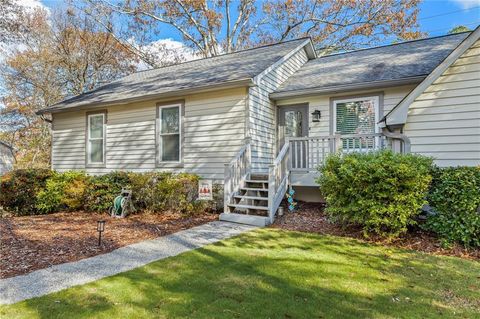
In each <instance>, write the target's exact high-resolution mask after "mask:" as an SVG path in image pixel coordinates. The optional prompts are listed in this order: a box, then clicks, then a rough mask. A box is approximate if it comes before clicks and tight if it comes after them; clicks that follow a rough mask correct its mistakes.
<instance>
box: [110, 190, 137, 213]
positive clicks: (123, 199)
mask: <svg viewBox="0 0 480 319" xmlns="http://www.w3.org/2000/svg"><path fill="white" fill-rule="evenodd" d="M133 211H134V208H133V203H132V191H131V190H127V189H123V188H122V192H121V193H120V195H119V196H117V197H115V199H114V200H113V206H112V207H110V215H111V216H112V217H121V218H123V217H125V216H127V215H128V214H130V213H132V212H133Z"/></svg>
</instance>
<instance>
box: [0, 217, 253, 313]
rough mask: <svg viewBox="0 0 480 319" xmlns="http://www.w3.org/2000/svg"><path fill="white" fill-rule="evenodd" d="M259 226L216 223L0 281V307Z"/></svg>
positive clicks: (162, 257) (125, 269)
mask: <svg viewBox="0 0 480 319" xmlns="http://www.w3.org/2000/svg"><path fill="white" fill-rule="evenodd" d="M255 228H256V227H253V226H247V225H240V224H233V223H227V222H220V221H215V222H211V223H208V224H205V225H202V226H198V227H194V228H191V229H187V230H183V231H180V232H178V233H174V234H171V235H168V236H164V237H159V238H157V239H153V240H147V241H143V242H139V243H136V244H133V245H129V246H125V247H122V248H119V249H117V250H114V251H112V252H110V253H108V254H103V255H98V256H94V257H91V258H86V259H82V260H79V261H76V262H71V263H66V264H60V265H55V266H52V267H49V268H45V269H41V270H37V271H34V272H31V273H29V274H26V275H23V276H17V277H12V278H6V279H1V280H0V304H12V303H15V302H19V301H22V300H25V299H30V298H34V297H39V296H43V295H46V294H49V293H52V292H56V291H59V290H63V289H66V288H69V287H72V286H76V285H82V284H85V283H88V282H92V281H95V280H98V279H101V278H104V277H108V276H112V275H115V274H118V273H121V272H125V271H127V270H131V269H134V268H137V267H140V266H143V265H146V264H148V263H151V262H153V261H156V260H159V259H164V258H167V257H171V256H176V255H178V254H181V253H183V252H186V251H189V250H192V249H196V248H200V247H202V246H205V245H208V244H211V243H214V242H217V241H220V240H222V239H226V238H229V237H232V236H235V235H238V234H241V233H243V232H246V231H249V230H252V229H255Z"/></svg>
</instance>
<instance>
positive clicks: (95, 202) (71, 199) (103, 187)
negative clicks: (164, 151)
mask: <svg viewBox="0 0 480 319" xmlns="http://www.w3.org/2000/svg"><path fill="white" fill-rule="evenodd" d="M198 180H199V177H198V176H197V175H193V174H186V173H181V174H173V173H165V172H150V173H144V174H139V173H131V172H111V173H108V174H105V175H94V176H89V175H86V174H85V173H84V172H79V171H70V172H65V173H57V172H52V171H50V170H17V171H14V172H12V173H10V174H7V175H5V176H4V177H2V181H1V187H2V189H1V192H0V205H2V206H3V208H4V209H5V210H7V211H9V212H10V213H13V214H14V215H26V214H32V215H34V214H47V213H52V212H57V211H73V210H80V209H83V210H86V211H92V212H107V211H108V209H109V208H110V207H111V206H112V204H113V200H114V198H115V197H116V196H118V195H119V194H120V191H121V189H122V188H129V189H131V190H132V194H133V196H132V200H133V206H134V207H135V208H136V209H137V210H139V211H142V210H148V211H151V212H162V211H174V212H180V213H183V214H195V213H199V212H203V211H217V209H222V208H223V206H222V205H223V203H222V202H223V192H222V188H221V187H220V186H219V185H215V186H214V200H213V201H199V200H197V197H198Z"/></svg>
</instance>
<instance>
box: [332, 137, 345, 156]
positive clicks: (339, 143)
mask: <svg viewBox="0 0 480 319" xmlns="http://www.w3.org/2000/svg"><path fill="white" fill-rule="evenodd" d="M334 138H335V146H334V149H333V152H334V153H337V152H339V151H341V150H342V148H343V145H342V135H341V134H340V133H339V132H335V134H334Z"/></svg>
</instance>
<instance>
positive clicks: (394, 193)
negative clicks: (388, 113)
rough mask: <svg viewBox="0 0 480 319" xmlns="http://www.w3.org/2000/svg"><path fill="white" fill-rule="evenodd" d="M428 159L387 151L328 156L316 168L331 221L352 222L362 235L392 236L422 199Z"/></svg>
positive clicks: (403, 228) (427, 178)
mask: <svg viewBox="0 0 480 319" xmlns="http://www.w3.org/2000/svg"><path fill="white" fill-rule="evenodd" d="M431 165H432V160H431V159H430V158H427V157H423V156H420V155H413V154H395V153H393V152H391V151H378V152H369V153H350V154H343V155H341V154H333V155H331V156H329V157H328V158H327V159H326V162H325V165H324V166H323V167H320V168H319V170H320V177H319V178H318V179H317V183H318V184H319V185H320V191H321V192H322V194H323V196H324V197H325V200H326V202H327V208H326V212H327V213H328V214H329V215H330V216H331V218H332V219H334V220H338V221H341V222H346V223H351V224H358V225H361V226H362V228H363V233H364V235H365V236H368V235H369V234H372V233H373V234H378V235H381V236H386V237H395V236H398V235H399V234H401V233H403V232H405V231H406V230H407V226H408V225H411V224H413V223H414V219H413V217H414V216H415V215H417V214H418V212H419V210H420V209H421V207H422V205H424V204H425V203H426V201H425V197H426V195H427V191H428V187H429V184H430V181H431V176H430V174H429V170H430V167H431Z"/></svg>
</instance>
